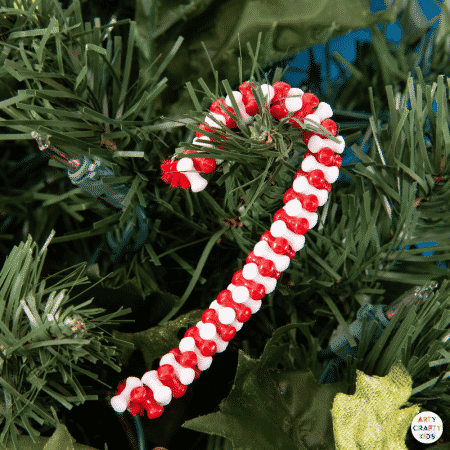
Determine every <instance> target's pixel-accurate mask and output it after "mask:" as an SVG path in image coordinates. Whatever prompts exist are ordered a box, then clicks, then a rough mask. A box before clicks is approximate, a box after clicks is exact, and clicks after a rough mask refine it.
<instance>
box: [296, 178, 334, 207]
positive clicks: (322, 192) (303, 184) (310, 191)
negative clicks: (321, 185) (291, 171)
mask: <svg viewBox="0 0 450 450" xmlns="http://www.w3.org/2000/svg"><path fill="white" fill-rule="evenodd" d="M292 188H293V189H294V191H295V192H297V193H298V194H306V195H315V196H316V197H317V200H319V206H323V205H325V203H326V201H327V200H328V191H327V190H326V189H317V188H315V187H313V186H311V185H310V184H309V181H308V179H307V178H306V177H305V176H303V175H300V176H299V177H297V178H296V179H295V180H294V183H293V184H292Z"/></svg>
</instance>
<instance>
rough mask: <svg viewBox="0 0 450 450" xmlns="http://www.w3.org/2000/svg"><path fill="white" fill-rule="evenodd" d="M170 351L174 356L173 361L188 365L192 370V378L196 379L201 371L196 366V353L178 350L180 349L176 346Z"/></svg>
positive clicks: (184, 365)
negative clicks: (193, 373) (193, 374)
mask: <svg viewBox="0 0 450 450" xmlns="http://www.w3.org/2000/svg"><path fill="white" fill-rule="evenodd" d="M169 352H170V353H173V355H174V356H175V361H176V362H177V363H178V364H181V365H182V366H183V367H189V368H191V369H193V370H194V372H195V376H194V380H196V379H197V378H198V377H199V376H200V374H201V373H202V371H201V370H200V369H199V368H198V367H197V365H196V364H197V355H196V354H195V353H194V352H191V351H187V352H183V353H181V352H180V349H179V348H178V347H175V348H173V349H172V350H170V351H169Z"/></svg>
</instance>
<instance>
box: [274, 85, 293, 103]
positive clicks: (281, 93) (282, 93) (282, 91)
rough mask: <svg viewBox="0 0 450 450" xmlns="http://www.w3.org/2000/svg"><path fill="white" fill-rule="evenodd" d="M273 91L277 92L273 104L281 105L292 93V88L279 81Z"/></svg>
mask: <svg viewBox="0 0 450 450" xmlns="http://www.w3.org/2000/svg"><path fill="white" fill-rule="evenodd" d="M273 89H274V91H275V95H274V96H273V98H272V103H273V104H279V102H281V101H283V100H285V99H286V96H287V94H288V92H289V91H290V89H291V86H290V85H289V84H287V83H285V82H284V81H277V82H275V83H273ZM283 103H284V102H283Z"/></svg>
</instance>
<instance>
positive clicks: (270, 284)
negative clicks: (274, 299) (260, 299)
mask: <svg viewBox="0 0 450 450" xmlns="http://www.w3.org/2000/svg"><path fill="white" fill-rule="evenodd" d="M242 276H243V277H244V278H245V279H246V280H252V281H254V282H256V283H259V284H262V285H263V286H264V289H265V291H266V294H270V293H271V292H273V291H274V290H275V287H276V285H277V280H276V279H275V278H271V277H263V276H262V275H260V273H259V271H258V266H257V265H256V264H255V263H250V264H246V265H245V266H244V268H243V269H242Z"/></svg>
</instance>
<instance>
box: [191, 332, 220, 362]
mask: <svg viewBox="0 0 450 450" xmlns="http://www.w3.org/2000/svg"><path fill="white" fill-rule="evenodd" d="M184 337H191V338H193V339H194V341H195V345H196V346H197V348H198V349H199V350H200V353H201V354H202V355H203V356H213V355H214V354H215V353H216V351H217V345H216V343H215V342H214V341H210V340H206V339H202V338H201V337H200V334H199V330H198V328H197V327H196V326H194V327H191V328H189V329H188V330H187V331H186V333H184Z"/></svg>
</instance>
